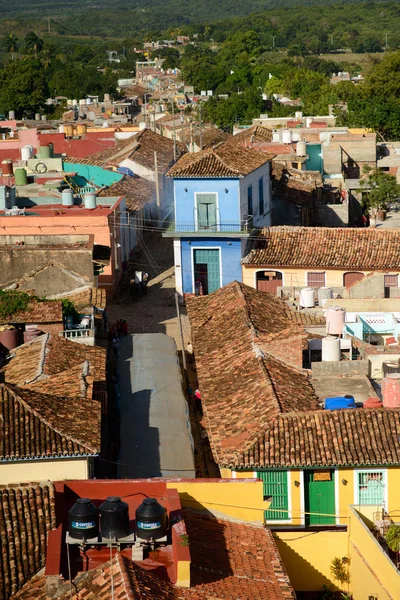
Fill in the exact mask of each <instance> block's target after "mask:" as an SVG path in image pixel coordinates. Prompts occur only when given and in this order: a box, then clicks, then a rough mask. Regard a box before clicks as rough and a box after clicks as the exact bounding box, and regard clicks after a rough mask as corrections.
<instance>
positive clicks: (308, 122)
mask: <svg viewBox="0 0 400 600" xmlns="http://www.w3.org/2000/svg"><path fill="white" fill-rule="evenodd" d="M312 122H313V120H312V117H306V127H310V125H311V123H312Z"/></svg>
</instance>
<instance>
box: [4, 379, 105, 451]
mask: <svg viewBox="0 0 400 600" xmlns="http://www.w3.org/2000/svg"><path fill="white" fill-rule="evenodd" d="M2 385H4V387H5V388H6V389H7V388H8V389H9V390H10V391H11V393H12V395H13V397H14V399H16V400H17V401H18V402H19V403H20V404H22V405H23V406H24V407H25V409H27V410H28V411H29V412H30V413H32V414H33V415H34V416H35V417H37V418H38V419H39V420H40V421H41V422H42V423H44V425H46V427H49V428H50V429H52V430H53V431H55V433H58V435H60V436H61V437H63V438H66V439H67V440H70V441H71V442H75V444H77V445H78V446H81V447H83V448H86V449H87V450H90V452H97V451H98V450H97V449H96V448H91V447H90V446H89V445H88V444H87V443H86V442H85V443H82V441H80V440H77V439H76V438H75V437H73V436H71V435H69V434H68V433H63V432H62V431H60V429H59V428H58V427H57V426H56V425H53V424H52V423H50V421H49V420H48V419H46V417H44V416H43V415H42V414H40V412H39V411H38V410H37V409H36V408H34V407H33V406H31V405H30V404H29V402H28V401H27V400H25V399H24V398H22V397H21V396H20V393H19V392H18V389H19V388H18V386H15V385H13V384H2ZM13 388H16V389H13ZM22 391H24V390H22V389H21V392H22ZM26 391H27V392H28V393H29V394H34V395H35V396H41V397H42V398H43V397H46V398H49V399H50V398H51V399H52V400H54V399H58V400H63V401H69V400H72V398H63V397H62V396H50V394H42V393H40V392H36V391H34V390H26ZM49 401H50V400H49Z"/></svg>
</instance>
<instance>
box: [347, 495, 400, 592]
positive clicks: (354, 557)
mask: <svg viewBox="0 0 400 600" xmlns="http://www.w3.org/2000/svg"><path fill="white" fill-rule="evenodd" d="M349 510H350V519H349V528H348V535H349V559H350V577H351V579H350V592H351V593H352V594H353V598H354V600H364V599H366V598H368V597H369V596H374V597H376V598H378V599H379V600H398V598H400V574H399V572H398V571H397V569H396V568H395V566H394V565H393V563H392V561H391V560H390V559H389V558H388V557H387V555H386V554H385V552H384V551H383V549H382V547H381V546H380V545H379V544H378V542H377V541H376V540H375V538H374V537H373V535H372V534H371V533H370V531H369V530H368V527H367V526H366V524H365V523H364V519H363V518H362V516H361V515H360V513H358V511H357V510H356V507H349Z"/></svg>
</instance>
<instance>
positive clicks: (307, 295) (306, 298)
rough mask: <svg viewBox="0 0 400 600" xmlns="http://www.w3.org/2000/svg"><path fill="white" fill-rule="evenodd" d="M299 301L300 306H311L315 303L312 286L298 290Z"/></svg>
mask: <svg viewBox="0 0 400 600" xmlns="http://www.w3.org/2000/svg"><path fill="white" fill-rule="evenodd" d="M299 303H300V306H301V307H302V308H313V306H314V305H315V302H314V290H313V288H310V287H306V288H302V289H301V290H300V300H299Z"/></svg>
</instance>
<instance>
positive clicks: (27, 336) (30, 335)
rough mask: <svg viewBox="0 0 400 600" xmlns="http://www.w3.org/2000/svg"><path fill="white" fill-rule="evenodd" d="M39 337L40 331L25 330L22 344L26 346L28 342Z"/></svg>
mask: <svg viewBox="0 0 400 600" xmlns="http://www.w3.org/2000/svg"><path fill="white" fill-rule="evenodd" d="M40 335H42V332H41V331H40V329H36V328H35V329H25V331H24V344H26V343H27V342H30V341H31V340H34V339H35V338H37V337H39V336H40Z"/></svg>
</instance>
